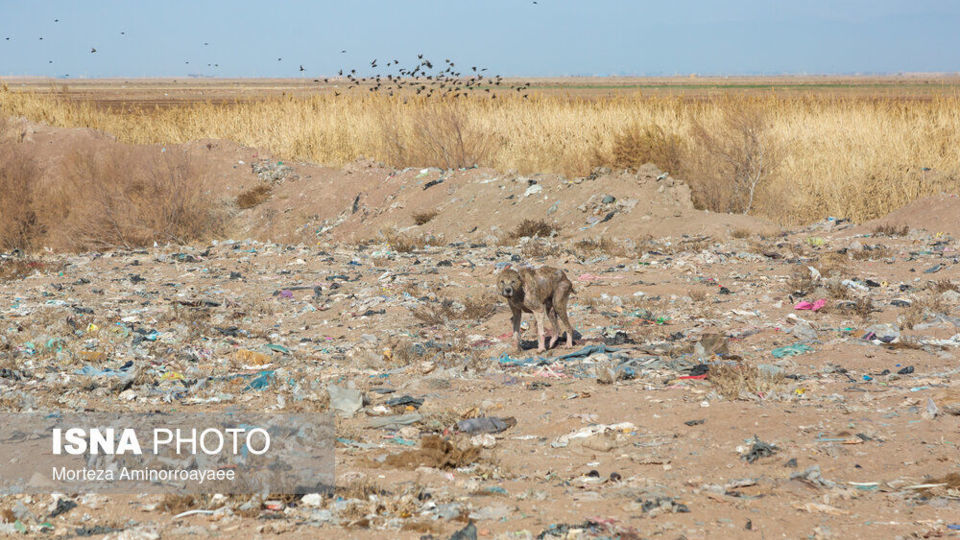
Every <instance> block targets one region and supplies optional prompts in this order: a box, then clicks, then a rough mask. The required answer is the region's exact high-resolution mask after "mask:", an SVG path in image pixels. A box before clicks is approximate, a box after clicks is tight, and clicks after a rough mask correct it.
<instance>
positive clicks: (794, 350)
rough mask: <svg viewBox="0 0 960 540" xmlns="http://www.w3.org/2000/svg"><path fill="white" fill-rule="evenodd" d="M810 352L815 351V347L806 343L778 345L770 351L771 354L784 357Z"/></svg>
mask: <svg viewBox="0 0 960 540" xmlns="http://www.w3.org/2000/svg"><path fill="white" fill-rule="evenodd" d="M808 352H813V347H811V346H809V345H807V344H806V343H794V344H793V345H787V346H785V347H777V348H776V349H774V350H772V351H770V354H772V355H773V356H775V357H776V358H784V357H787V356H795V355H798V354H805V353H808Z"/></svg>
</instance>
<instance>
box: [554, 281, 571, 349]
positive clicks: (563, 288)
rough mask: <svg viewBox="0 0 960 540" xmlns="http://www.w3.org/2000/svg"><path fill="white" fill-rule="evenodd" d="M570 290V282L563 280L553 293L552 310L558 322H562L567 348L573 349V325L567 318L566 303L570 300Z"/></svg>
mask: <svg viewBox="0 0 960 540" xmlns="http://www.w3.org/2000/svg"><path fill="white" fill-rule="evenodd" d="M572 289H573V286H572V285H571V284H570V282H569V281H567V280H563V281H562V282H560V285H559V286H558V287H557V290H556V291H554V293H553V309H554V311H556V314H557V316H558V317H560V322H562V323H563V326H564V327H566V329H567V347H573V325H571V324H570V319H569V317H567V301H568V300H569V299H570V291H571V290H572ZM558 337H559V334H558Z"/></svg>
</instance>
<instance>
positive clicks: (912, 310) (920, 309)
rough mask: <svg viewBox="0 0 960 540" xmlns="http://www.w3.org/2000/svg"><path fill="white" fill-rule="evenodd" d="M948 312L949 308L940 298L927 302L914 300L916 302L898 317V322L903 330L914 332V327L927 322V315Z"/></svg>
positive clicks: (936, 297) (935, 297) (927, 300)
mask: <svg viewBox="0 0 960 540" xmlns="http://www.w3.org/2000/svg"><path fill="white" fill-rule="evenodd" d="M946 312H947V307H946V306H945V305H944V303H943V300H941V299H940V297H938V296H934V297H933V298H930V299H925V300H914V302H913V303H912V304H910V306H909V307H907V308H906V309H904V310H903V313H902V314H901V315H900V316H899V317H897V322H898V323H899V324H900V327H901V328H904V329H906V330H912V329H913V327H914V326H916V325H918V324H920V323H922V322H924V321H925V320H926V318H927V314H936V313H946Z"/></svg>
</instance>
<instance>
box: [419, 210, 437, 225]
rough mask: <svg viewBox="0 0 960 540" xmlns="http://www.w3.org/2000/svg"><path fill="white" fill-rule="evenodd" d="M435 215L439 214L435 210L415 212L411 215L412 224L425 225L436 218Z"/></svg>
mask: <svg viewBox="0 0 960 540" xmlns="http://www.w3.org/2000/svg"><path fill="white" fill-rule="evenodd" d="M437 214H439V212H437V211H436V210H430V211H427V212H417V213H415V214H413V222H414V223H416V224H417V225H426V224H427V223H430V220H432V219H433V218H435V217H437Z"/></svg>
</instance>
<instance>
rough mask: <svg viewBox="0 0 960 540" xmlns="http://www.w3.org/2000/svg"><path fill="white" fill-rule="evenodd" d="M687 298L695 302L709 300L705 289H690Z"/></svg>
mask: <svg viewBox="0 0 960 540" xmlns="http://www.w3.org/2000/svg"><path fill="white" fill-rule="evenodd" d="M687 296H689V297H690V299H691V300H693V301H694V302H703V301H704V300H706V299H707V291H705V290H703V289H690V290H689V291H687Z"/></svg>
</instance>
